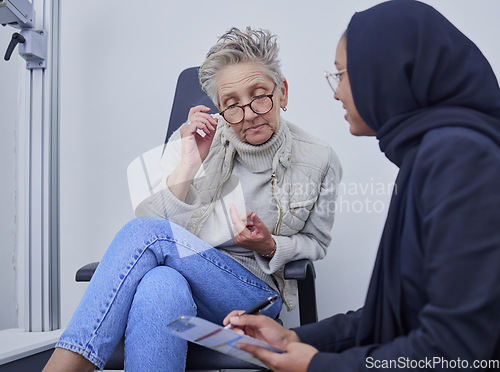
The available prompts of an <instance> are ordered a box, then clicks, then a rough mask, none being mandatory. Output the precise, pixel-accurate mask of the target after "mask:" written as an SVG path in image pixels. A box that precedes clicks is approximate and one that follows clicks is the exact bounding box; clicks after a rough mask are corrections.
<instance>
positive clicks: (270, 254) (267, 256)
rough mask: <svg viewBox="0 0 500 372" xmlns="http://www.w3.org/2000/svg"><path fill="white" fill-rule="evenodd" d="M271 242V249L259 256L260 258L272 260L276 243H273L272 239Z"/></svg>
mask: <svg viewBox="0 0 500 372" xmlns="http://www.w3.org/2000/svg"><path fill="white" fill-rule="evenodd" d="M272 241H273V248H272V249H271V250H270V251H269V252H268V253H265V254H262V253H261V254H260V255H261V256H262V257H265V258H269V259H271V258H273V257H274V254H275V253H276V247H277V245H276V242H275V241H274V239H273V240H272Z"/></svg>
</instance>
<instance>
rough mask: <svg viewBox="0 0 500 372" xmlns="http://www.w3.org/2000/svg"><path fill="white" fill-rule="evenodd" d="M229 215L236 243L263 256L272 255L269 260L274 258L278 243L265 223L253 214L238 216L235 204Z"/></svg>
mask: <svg viewBox="0 0 500 372" xmlns="http://www.w3.org/2000/svg"><path fill="white" fill-rule="evenodd" d="M229 213H230V214H231V220H232V222H233V234H234V243H235V244H236V245H238V246H240V247H243V248H246V249H250V250H252V251H255V252H257V253H259V254H261V255H268V254H270V256H269V258H272V256H273V255H274V253H273V251H274V248H275V247H276V242H275V241H274V239H273V237H272V235H271V233H270V232H269V229H268V228H267V226H266V225H264V222H262V220H261V219H260V218H259V217H258V216H257V215H256V214H255V213H253V212H246V213H244V214H242V215H238V211H237V210H236V207H235V206H234V205H233V204H231V207H230V208H229Z"/></svg>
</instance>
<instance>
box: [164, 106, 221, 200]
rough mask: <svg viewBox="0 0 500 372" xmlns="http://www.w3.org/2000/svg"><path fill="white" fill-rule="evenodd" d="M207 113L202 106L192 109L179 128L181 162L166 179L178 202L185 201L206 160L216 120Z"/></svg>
mask: <svg viewBox="0 0 500 372" xmlns="http://www.w3.org/2000/svg"><path fill="white" fill-rule="evenodd" d="M209 111H210V109H209V108H208V107H206V106H203V105H199V106H195V107H192V108H191V110H189V115H188V120H187V122H186V123H185V124H183V125H182V126H181V128H180V134H181V147H182V150H181V161H180V163H179V164H178V165H177V167H176V168H175V169H174V170H173V172H172V174H170V176H169V177H168V179H167V186H168V188H169V189H170V191H171V192H172V194H174V195H175V197H176V198H177V199H179V200H180V201H185V200H186V196H187V193H188V190H189V187H190V185H191V183H192V182H193V178H194V176H195V175H196V172H198V170H199V169H200V166H201V164H202V163H203V161H204V160H205V159H206V158H207V156H208V152H209V151H210V146H211V145H212V141H213V139H214V135H215V130H216V129H217V120H216V119H215V118H214V117H213V116H212V115H210V114H208V112H209ZM200 133H203V134H204V136H203V135H201V134H200Z"/></svg>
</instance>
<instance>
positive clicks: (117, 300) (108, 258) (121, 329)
mask: <svg viewBox="0 0 500 372" xmlns="http://www.w3.org/2000/svg"><path fill="white" fill-rule="evenodd" d="M274 293H275V291H273V290H272V289H271V288H270V287H269V286H268V285H267V284H266V283H264V282H263V281H261V280H260V279H258V278H257V277H255V276H254V275H253V274H252V273H250V272H249V271H248V270H247V269H245V268H244V267H243V266H241V265H240V264H238V263H237V262H236V261H234V260H233V259H231V258H230V257H227V256H226V255H224V254H223V253H221V252H219V251H218V250H217V249H215V248H213V247H211V246H209V245H208V244H206V243H205V242H203V241H202V240H200V239H199V238H197V237H196V236H194V235H193V234H191V233H190V232H188V231H187V230H185V229H184V228H182V227H180V226H178V225H175V224H174V223H170V222H168V221H167V220H157V219H150V220H148V219H135V220H133V221H131V222H129V223H128V224H127V225H125V226H124V227H123V228H122V230H120V232H119V233H118V234H117V235H116V237H115V238H114V240H113V242H112V243H111V245H110V246H109V248H108V250H107V252H106V254H105V255H104V257H103V259H102V260H101V262H100V264H99V266H98V268H97V270H96V272H95V274H94V276H93V278H92V280H91V281H90V283H89V286H88V288H87V290H86V292H85V294H84V296H83V298H82V300H81V302H80V304H79V306H78V308H77V309H76V311H75V313H74V315H73V317H72V319H71V321H70V323H69V325H68V327H67V328H66V330H65V332H64V333H63V334H62V336H61V338H60V339H59V342H58V343H57V345H56V347H59V348H64V349H67V350H71V351H74V352H76V353H78V354H81V355H82V356H84V357H85V358H87V359H88V360H89V361H90V362H92V363H93V364H95V365H96V366H97V367H98V368H100V369H102V368H104V365H105V364H106V361H107V360H108V358H109V357H110V355H111V353H112V352H113V350H114V348H115V346H116V344H117V343H118V342H119V340H120V338H121V337H122V336H123V334H125V368H126V369H129V370H131V371H184V370H185V363H186V350H187V342H186V341H184V340H183V339H181V338H179V337H177V336H175V335H172V334H170V333H168V332H167V330H166V325H167V324H168V323H170V322H172V321H173V320H175V319H177V318H178V317H179V316H181V315H197V316H199V317H202V318H205V319H208V320H210V321H212V322H214V323H219V324H221V323H222V320H223V319H224V317H225V316H226V315H227V314H228V313H229V312H230V311H231V310H234V309H245V308H249V307H250V306H252V305H254V304H255V303H257V302H259V301H261V300H263V299H264V298H266V297H268V296H270V295H272V294H274ZM280 309H281V301H276V302H275V303H274V304H273V306H272V307H270V308H269V309H267V310H266V311H265V312H264V314H265V315H268V316H270V317H273V318H274V317H276V315H277V314H278V313H279V311H280Z"/></svg>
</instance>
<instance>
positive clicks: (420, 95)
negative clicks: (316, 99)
mask: <svg viewBox="0 0 500 372" xmlns="http://www.w3.org/2000/svg"><path fill="white" fill-rule="evenodd" d="M347 70H348V72H349V80H350V84H351V89H352V94H353V98H354V103H355V105H356V108H357V109H358V112H359V113H360V115H361V117H362V118H363V119H364V120H365V122H366V123H367V124H368V125H369V126H370V127H371V128H372V129H373V130H374V131H375V132H376V133H377V138H378V139H379V145H380V148H381V150H382V151H383V152H384V153H385V155H386V156H387V157H388V158H389V160H391V161H392V162H393V163H395V164H396V165H397V166H398V167H400V172H399V175H398V179H397V181H396V183H397V190H398V193H397V194H394V195H393V198H392V200H391V206H390V208H389V213H388V217H387V221H386V225H385V228H384V232H383V235H382V238H381V242H380V246H379V251H378V254H377V260H376V263H375V268H374V272H373V276H372V280H371V282H370V287H369V290H368V295H367V299H366V303H365V306H364V309H363V317H362V320H361V324H360V327H359V328H358V330H359V332H358V336H357V343H358V345H359V344H361V345H368V344H373V343H384V342H387V341H390V340H393V339H394V338H396V337H398V336H401V335H405V334H407V333H408V331H409V330H408V329H405V326H404V321H403V319H404V314H402V310H401V273H400V271H399V270H397V269H396V270H394V268H397V267H398V263H399V257H400V252H399V249H400V246H401V233H402V232H401V229H402V222H401V221H402V216H403V213H404V210H403V209H404V205H405V199H406V194H405V189H406V184H405V182H407V179H408V176H409V174H410V171H411V168H412V164H413V159H414V155H415V152H416V149H417V148H418V145H419V143H420V141H421V139H422V137H423V136H424V135H425V134H426V133H427V132H428V131H430V130H432V129H435V128H440V127H444V126H463V127H467V128H470V129H473V130H477V131H479V132H481V133H483V134H485V135H487V136H489V137H490V138H492V139H493V140H494V141H496V142H497V143H498V144H499V145H500V90H499V87H498V82H497V79H496V77H495V75H494V73H493V71H492V69H491V67H490V65H489V63H488V61H487V60H486V58H485V57H484V56H483V55H482V53H481V52H480V51H479V49H478V48H477V47H476V46H475V45H474V44H473V43H472V42H471V41H470V40H469V39H468V38H467V37H466V36H464V35H463V34H462V33H461V32H460V31H459V30H458V29H457V28H456V27H455V26H453V25H452V24H451V23H450V22H449V21H448V20H446V19H445V18H444V17H443V16H442V15H441V14H440V13H439V12H437V11H436V10H435V9H433V8H432V7H430V6H428V5H426V4H423V3H420V2H418V1H414V0H393V1H388V2H385V3H382V4H380V5H377V6H375V7H373V8H370V9H368V10H366V11H364V12H360V13H356V14H355V15H354V16H353V18H352V20H351V22H350V23H349V26H348V29H347Z"/></svg>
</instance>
